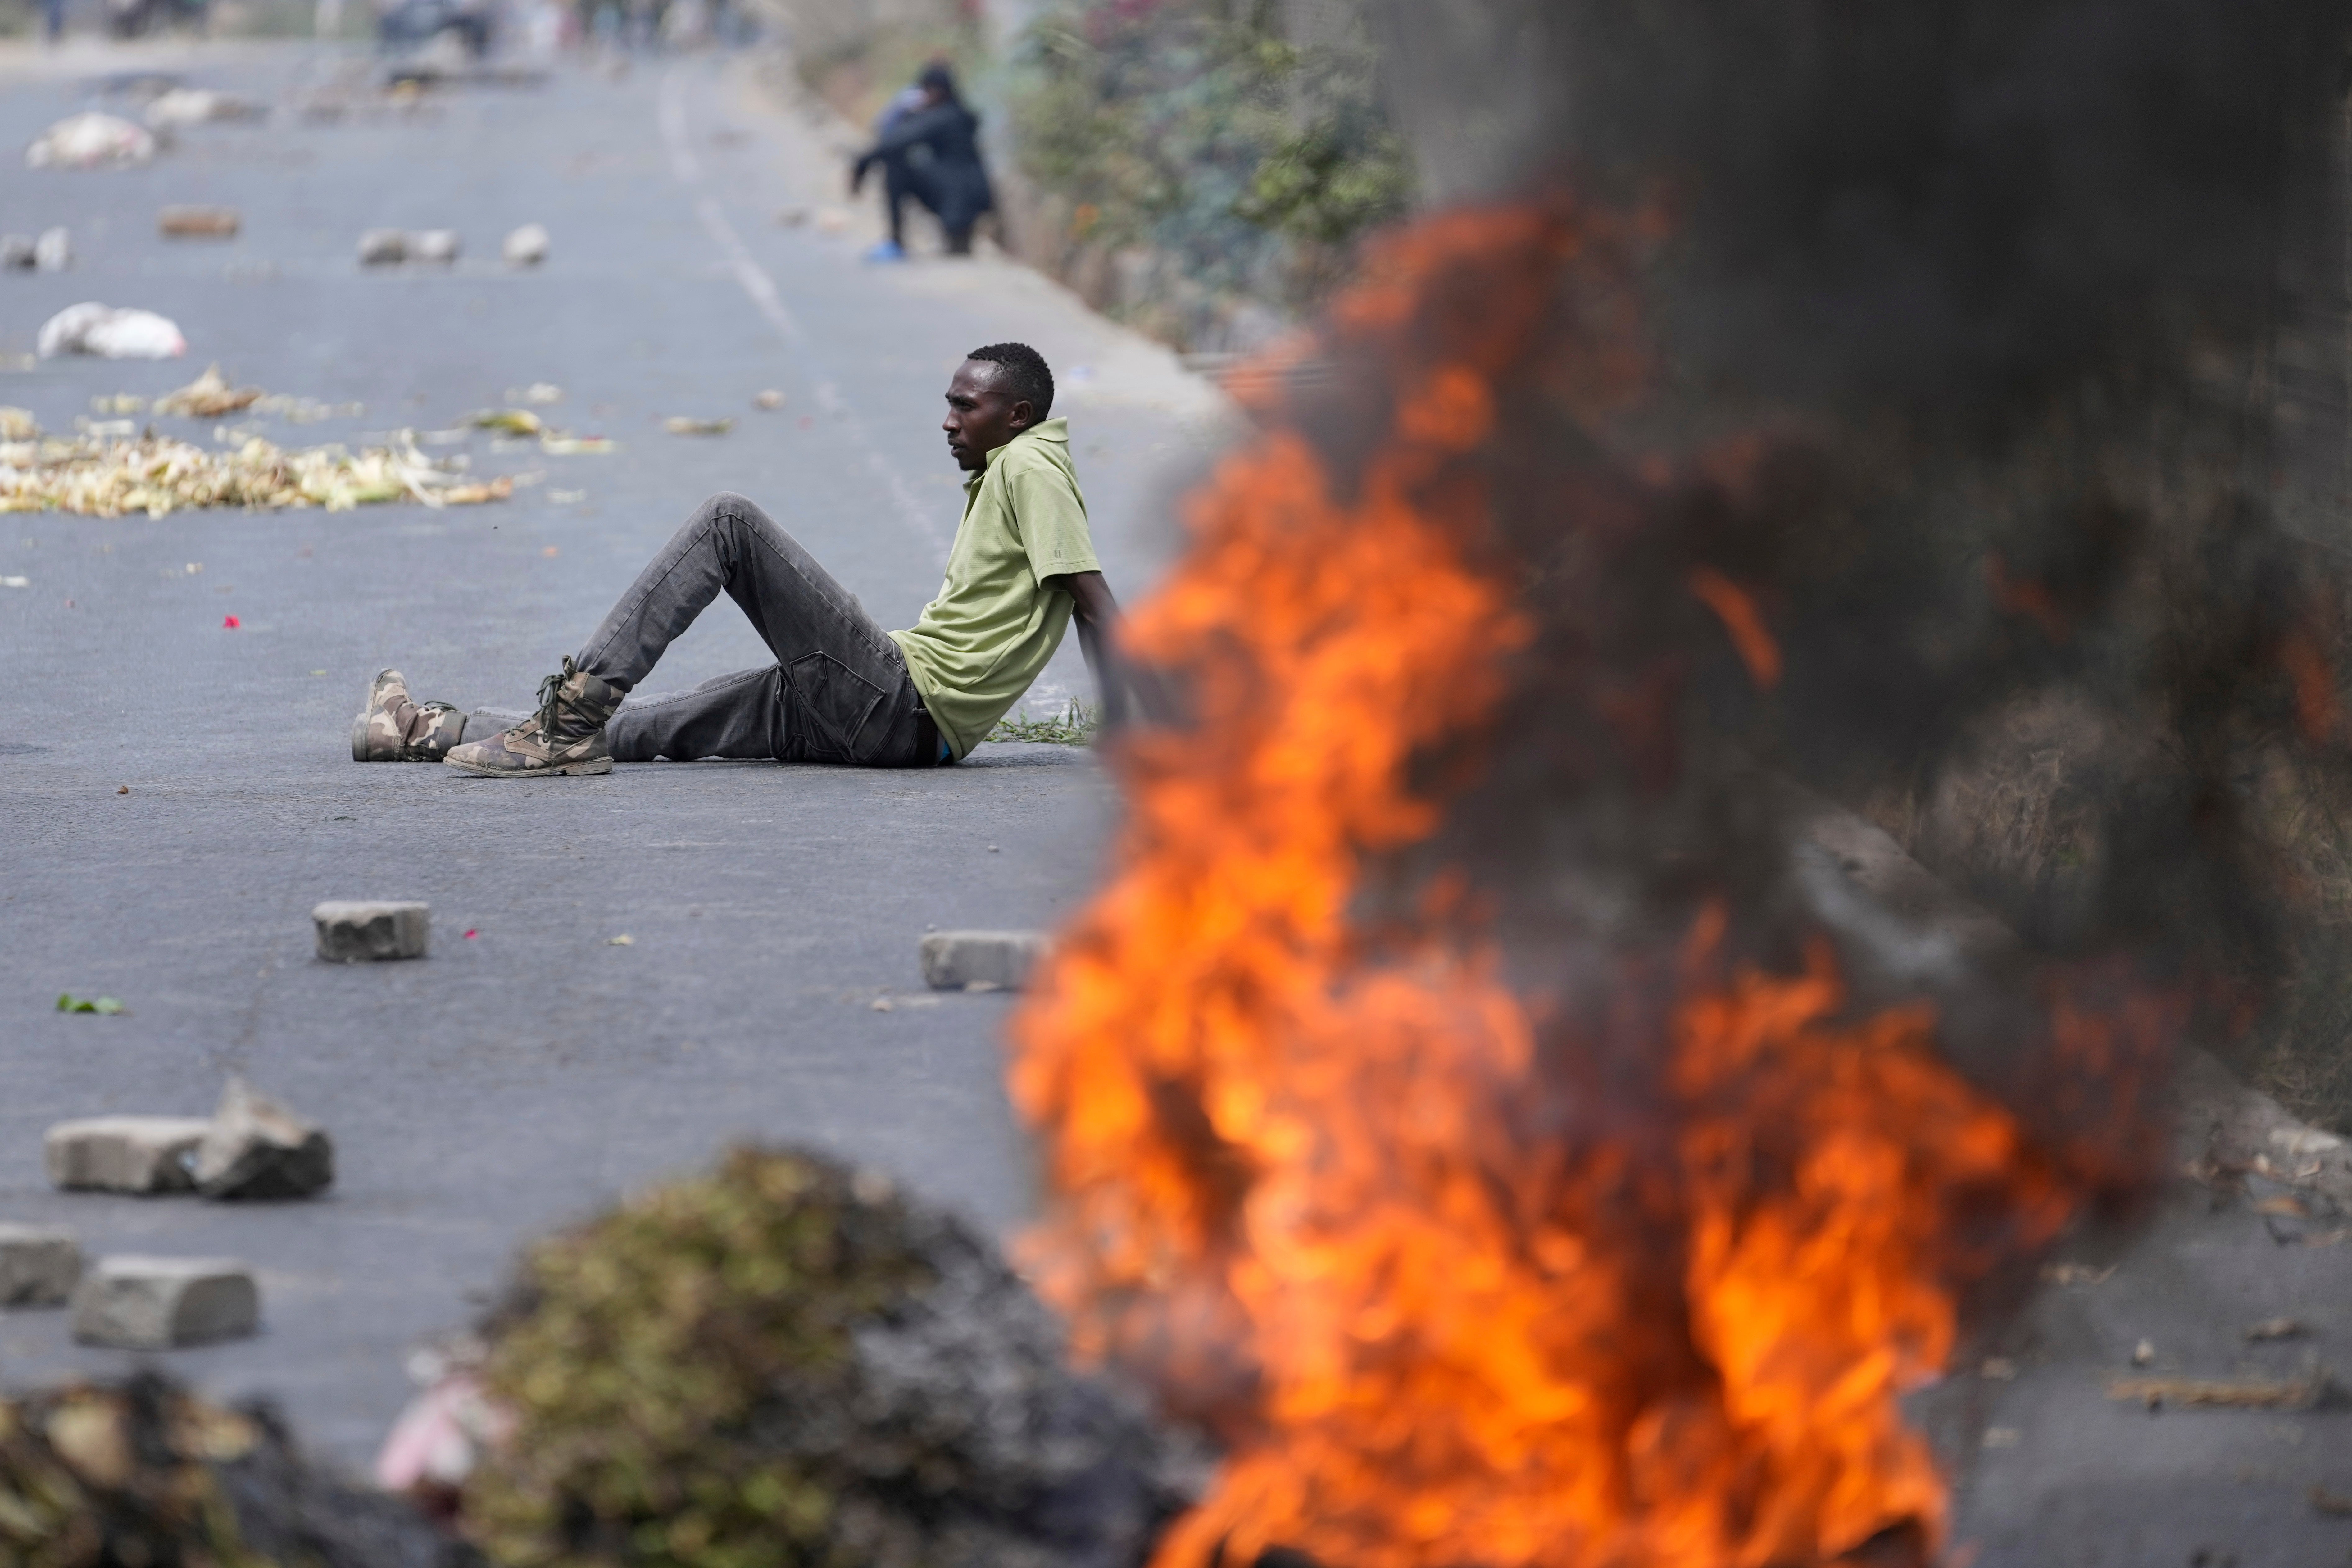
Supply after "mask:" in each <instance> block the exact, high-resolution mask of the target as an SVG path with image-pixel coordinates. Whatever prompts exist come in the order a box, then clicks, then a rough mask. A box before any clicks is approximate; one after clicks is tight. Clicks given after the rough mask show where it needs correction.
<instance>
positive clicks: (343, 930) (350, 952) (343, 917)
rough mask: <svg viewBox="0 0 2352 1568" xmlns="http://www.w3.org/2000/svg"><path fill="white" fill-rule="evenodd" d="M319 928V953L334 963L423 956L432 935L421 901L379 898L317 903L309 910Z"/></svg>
mask: <svg viewBox="0 0 2352 1568" xmlns="http://www.w3.org/2000/svg"><path fill="white" fill-rule="evenodd" d="M310 919H311V920H312V921H314V922H315V923H316V924H317V925H318V928H319V956H320V958H323V959H326V960H328V961H329V962H330V963H372V962H374V961H376V960H379V959H388V958H422V957H424V956H425V946H426V944H427V943H428V942H430V941H431V939H432V935H433V921H432V916H431V913H430V911H429V910H427V909H426V907H425V905H423V904H404V903H392V902H386V901H383V900H353V901H349V902H335V903H325V904H320V906H319V907H318V908H316V909H314V910H311V911H310Z"/></svg>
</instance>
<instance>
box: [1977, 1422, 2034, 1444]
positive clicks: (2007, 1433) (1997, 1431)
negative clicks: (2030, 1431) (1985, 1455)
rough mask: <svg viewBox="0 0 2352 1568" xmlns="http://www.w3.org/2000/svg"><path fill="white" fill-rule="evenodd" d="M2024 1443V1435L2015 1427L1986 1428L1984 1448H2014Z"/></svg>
mask: <svg viewBox="0 0 2352 1568" xmlns="http://www.w3.org/2000/svg"><path fill="white" fill-rule="evenodd" d="M2023 1441H2025V1434H2024V1433H2023V1432H2022V1431H2021V1430H2019V1429H2018V1428H2017V1427H2015V1426H1988V1427H1986V1428H1985V1435H1984V1446H1985V1447H1988V1448H2014V1447H2017V1446H2018V1445H2019V1444H2020V1443H2022V1442H2023Z"/></svg>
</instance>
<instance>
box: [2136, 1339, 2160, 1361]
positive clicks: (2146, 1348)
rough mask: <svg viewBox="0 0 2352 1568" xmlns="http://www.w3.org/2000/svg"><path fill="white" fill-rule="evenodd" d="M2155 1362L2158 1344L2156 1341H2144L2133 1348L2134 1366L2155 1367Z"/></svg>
mask: <svg viewBox="0 0 2352 1568" xmlns="http://www.w3.org/2000/svg"><path fill="white" fill-rule="evenodd" d="M2155 1361H2156V1342H2155V1341H2154V1340H2142V1341H2140V1342H2139V1343H2137V1344H2136V1345H2134V1346H2132V1353H2131V1362H2132V1365H2134V1366H2149V1365H2153V1364H2154V1363H2155Z"/></svg>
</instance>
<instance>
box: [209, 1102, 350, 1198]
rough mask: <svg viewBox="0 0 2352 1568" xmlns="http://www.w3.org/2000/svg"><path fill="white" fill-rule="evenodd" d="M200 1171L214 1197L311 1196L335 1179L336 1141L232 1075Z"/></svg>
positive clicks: (217, 1113)
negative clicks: (232, 1077)
mask: <svg viewBox="0 0 2352 1568" xmlns="http://www.w3.org/2000/svg"><path fill="white" fill-rule="evenodd" d="M194 1175H195V1179H196V1191H198V1192H200V1193H202V1194H204V1195H205V1196H206V1197H208V1198H307V1197H309V1196H310V1195H311V1194H313V1193H320V1192H324V1191H325V1190H326V1189H327V1187H328V1186H329V1185H330V1184H332V1183H333V1181H334V1179H335V1146H334V1143H333V1142H332V1141H331V1140H330V1139H329V1138H328V1136H327V1134H326V1131H325V1130H324V1129H322V1128H320V1127H319V1126H317V1125H316V1124H314V1123H312V1122H309V1121H303V1120H302V1119H301V1118H300V1117H299V1116H297V1115H295V1114H294V1113H293V1112H292V1111H291V1110H287V1109H286V1107H284V1106H282V1105H280V1104H278V1102H277V1101H276V1100H272V1099H270V1098H269V1097H268V1096H267V1095H263V1094H257V1093H255V1092H254V1091H253V1089H251V1088H250V1087H249V1086H248V1085H247V1083H246V1081H245V1080H244V1079H241V1078H237V1079H230V1080H229V1084H228V1089H227V1090H226V1092H224V1093H223V1094H222V1096H221V1102H220V1109H219V1110H215V1111H214V1112H213V1121H212V1125H211V1127H209V1128H208V1129H206V1130H205V1138H204V1142H201V1143H199V1144H197V1145H196V1163H195V1170H194Z"/></svg>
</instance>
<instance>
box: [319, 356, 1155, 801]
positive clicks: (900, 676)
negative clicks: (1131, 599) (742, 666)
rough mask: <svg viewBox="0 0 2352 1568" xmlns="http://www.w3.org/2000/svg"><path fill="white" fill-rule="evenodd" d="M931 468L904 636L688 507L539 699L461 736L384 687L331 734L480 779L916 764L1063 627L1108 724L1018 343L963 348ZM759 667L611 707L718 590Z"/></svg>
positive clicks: (389, 679) (1119, 694)
mask: <svg viewBox="0 0 2352 1568" xmlns="http://www.w3.org/2000/svg"><path fill="white" fill-rule="evenodd" d="M947 396H948V412H947V417H946V419H945V420H943V421H942V422H941V425H940V428H942V429H944V430H945V431H946V432H947V437H948V450H949V451H950V453H951V454H953V455H954V458H955V460H956V463H957V466H959V467H960V468H962V469H963V470H964V471H965V472H966V473H968V474H970V475H971V478H970V479H966V480H965V481H964V509H963V521H962V522H961V524H960V525H959V526H958V527H957V530H956V537H955V545H954V548H953V549H952V550H951V551H950V552H949V555H948V568H947V579H946V581H945V582H944V583H943V584H941V585H940V593H939V596H938V597H937V598H935V599H933V600H932V601H931V602H930V603H929V605H926V606H924V609H923V614H922V616H921V618H920V619H919V620H918V621H917V622H916V623H915V626H914V627H913V629H911V630H908V631H903V632H887V633H886V632H884V631H883V630H882V629H881V628H880V627H879V626H876V625H875V624H874V622H873V621H872V620H871V619H870V618H869V617H868V616H866V612H865V610H864V609H862V608H861V607H860V606H859V605H858V603H857V601H856V599H855V598H853V597H851V596H850V595H849V594H848V593H847V592H846V591H845V590H844V589H843V588H842V586H841V585H840V584H837V583H835V581H834V580H833V579H832V577H831V576H829V575H827V574H826V573H825V570H824V568H823V567H822V566H819V565H818V564H817V563H816V561H815V560H814V558H813V557H812V556H811V555H810V554H809V552H807V551H805V550H803V549H802V548H801V547H800V545H799V544H798V543H796V542H794V541H793V538H792V536H791V535H790V534H787V533H786V532H785V531H783V530H782V529H781V528H779V527H777V526H776V525H775V523H774V522H772V521H770V520H769V517H768V515H767V513H765V512H763V511H761V510H760V509H759V508H758V507H756V506H754V505H752V504H751V502H750V501H748V500H744V499H743V498H742V497H741V496H738V495H717V496H713V497H711V498H710V500H707V501H705V502H703V503H702V505H701V507H700V508H698V510H696V511H695V513H694V515H693V516H692V517H690V518H688V520H687V521H686V524H685V526H684V527H682V528H680V529H679V530H678V531H677V535H676V537H674V538H673V539H671V541H670V542H669V544H668V546H667V548H666V549H664V550H663V551H662V552H661V553H660V554H659V555H656V557H654V560H653V563H652V564H650V565H648V566H647V567H646V569H645V570H644V571H643V572H641V573H639V574H637V580H636V581H635V583H633V584H630V586H629V591H628V592H627V593H625V594H624V595H621V601H620V603H619V604H617V605H614V606H613V611H612V613H611V614H610V615H608V616H605V617H604V624H603V625H602V626H598V627H597V628H596V632H595V635H594V636H593V637H590V638H589V639H588V644H587V646H586V647H583V648H582V649H581V650H580V652H579V653H578V654H577V655H576V656H574V657H572V658H566V659H565V660H564V661H563V668H562V670H561V671H559V672H558V673H556V674H553V675H551V676H549V677H548V678H547V679H545V680H544V681H542V682H541V684H540V689H539V711H538V712H537V713H535V714H533V715H532V716H531V717H530V719H529V720H528V721H525V722H523V723H521V724H519V725H516V726H515V727H514V728H513V729H510V730H506V731H500V732H499V733H498V734H495V735H490V736H488V737H485V738H483V739H481V740H477V741H466V740H465V739H464V735H465V731H466V724H467V716H466V715H465V714H463V713H461V712H459V711H457V710H456V709H454V708H452V707H450V706H449V705H448V704H446V703H439V702H433V703H425V704H422V705H420V704H418V703H416V702H415V701H412V700H410V698H409V695H408V689H407V684H406V682H405V681H404V680H403V679H402V678H401V676H400V673H399V672H398V671H397V670H390V669H387V670H385V671H383V673H382V674H380V675H378V676H377V677H376V679H375V683H374V685H373V687H372V688H371V689H370V690H369V692H368V705H367V708H366V710H365V711H363V712H362V713H361V715H360V716H359V719H358V721H357V722H356V723H355V724H354V725H353V726H352V756H353V757H354V758H356V759H358V760H359V761H361V762H434V761H440V762H446V763H448V764H449V765H450V766H451V767H454V768H460V769H463V770H464V771H465V772H467V773H480V774H482V775H484V776H485V777H488V778H526V777H532V776H540V775H546V774H556V773H610V772H612V770H613V763H614V762H615V761H619V762H625V763H631V762H651V761H652V760H654V759H655V758H656V757H667V758H670V759H671V760H673V761H677V762H685V761H688V760H691V759H693V758H697V757H763V758H774V759H775V760H777V761H779V762H830V763H859V764H863V765H865V766H868V767H933V766H936V765H938V764H940V763H950V762H953V761H956V760H957V759H959V758H961V757H963V756H964V755H966V754H967V753H968V752H971V749H972V747H974V746H975V745H977V744H979V743H980V742H981V741H982V739H984V738H985V737H986V736H987V734H988V732H989V731H990V730H991V729H992V728H993V727H994V725H995V723H996V721H997V720H998V719H1000V718H1002V717H1003V714H1004V712H1005V710H1007V709H1009V708H1011V707H1012V706H1013V703H1014V702H1015V701H1017V700H1019V699H1020V697H1021V695H1022V693H1024V691H1026V690H1028V689H1029V685H1030V682H1032V681H1034V680H1035V679H1037V677H1038V675H1039V674H1040V673H1041V672H1042V671H1043V670H1044V669H1045V663H1046V661H1047V660H1048V659H1050V658H1053V657H1054V650H1055V648H1057V647H1060V646H1061V641H1062V633H1063V631H1064V630H1065V629H1066V627H1067V626H1068V625H1069V622H1070V619H1071V617H1072V616H1076V618H1077V623H1078V643H1079V646H1080V647H1081V648H1082V649H1084V651H1085V652H1086V655H1087V663H1088V664H1089V665H1090V666H1091V667H1092V668H1093V669H1094V673H1095V679H1096V681H1097V686H1098V688H1099V690H1100V692H1101V700H1102V707H1103V721H1104V722H1105V723H1106V724H1107V725H1112V724H1116V723H1117V722H1118V720H1119V718H1120V717H1121V715H1122V712H1123V710H1124V695H1125V688H1126V683H1127V681H1128V680H1129V679H1131V678H1132V677H1133V675H1134V674H1135V673H1136V672H1133V671H1130V670H1128V669H1126V668H1123V667H1122V666H1121V665H1120V664H1119V662H1118V654H1117V651H1116V649H1117V639H1116V637H1115V635H1114V634H1115V628H1116V626H1117V624H1118V602H1117V601H1116V600H1114V599H1113V598H1112V596H1111V592H1110V586H1109V584H1108V583H1106V582H1105V581H1104V580H1103V574H1102V567H1101V565H1100V563H1098V562H1097V561H1096V559H1095V552H1094V541H1093V538H1092V536H1091V535H1090V534H1089V533H1088V531H1087V503H1086V499H1085V497H1084V496H1082V495H1081V494H1080V493H1079V491H1078V479H1077V474H1076V470H1075V469H1073V468H1071V466H1070V438H1069V424H1068V421H1066V420H1062V419H1049V418H1047V417H1046V416H1047V415H1048V414H1049V413H1050V412H1051V411H1052V409H1053V406H1054V374H1053V372H1052V371H1051V370H1050V369H1048V368H1047V367H1046V364H1045V359H1044V357H1043V356H1042V355H1040V354H1039V353H1037V351H1036V350H1034V349H1033V348H1031V347H1029V346H1028V345H1027V344H1025V343H992V344H991V345H989V346H988V347H986V348H981V349H974V350H973V351H972V353H971V357H970V358H968V359H966V360H965V361H964V363H962V365H961V366H960V367H959V368H958V369H957V371H956V373H955V377H954V379H953V380H952V381H950V383H949V384H948V395H947ZM722 589H723V590H724V591H725V592H726V593H727V595H729V596H730V597H731V598H732V599H733V600H734V601H735V602H736V604H738V605H741V606H742V609H743V613H744V614H745V615H746V616H750V617H751V625H752V627H753V628H754V629H755V630H757V631H758V632H759V634H760V637H761V640H762V641H764V642H765V643H766V644H767V645H768V647H769V648H770V650H771V651H772V652H773V653H774V654H775V656H776V662H775V663H774V664H772V665H770V666H768V667H767V668H765V669H750V670H744V671H742V672H741V673H740V674H736V675H728V676H721V677H720V678H719V679H716V680H712V681H708V682H705V683H704V684H703V685H701V686H698V687H696V688H695V689H693V690H691V691H685V692H680V693H678V694H677V695H675V696H670V697H665V698H661V699H659V700H655V701H651V702H646V703H642V704H632V705H631V706H629V707H627V708H623V707H622V706H621V699H622V697H623V696H624V695H625V694H626V693H627V692H628V690H629V689H631V688H632V687H634V686H635V685H636V684H637V683H638V682H639V681H641V680H643V679H645V678H646V675H648V674H649V673H651V671H652V669H653V668H654V665H655V663H656V661H657V660H659V659H660V658H661V656H662V651H663V650H664V649H665V648H667V647H669V645H670V643H671V642H672V641H674V640H675V639H676V638H677V637H678V636H679V635H680V634H681V633H683V632H684V631H685V630H686V628H687V627H688V626H691V625H693V624H694V618H695V617H696V616H698V615H700V614H701V613H702V612H703V610H704V609H705V608H706V607H708V606H709V604H710V602H711V601H712V600H713V599H715V598H717V597H718V596H719V592H720V591H721V590H722Z"/></svg>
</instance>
